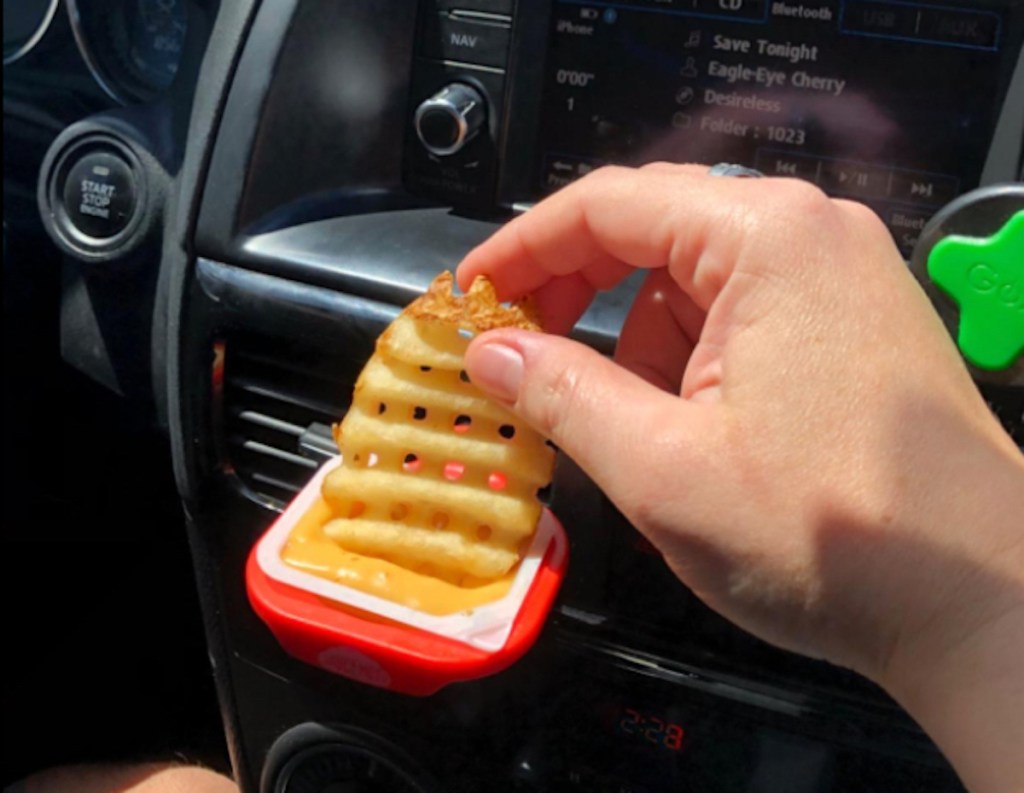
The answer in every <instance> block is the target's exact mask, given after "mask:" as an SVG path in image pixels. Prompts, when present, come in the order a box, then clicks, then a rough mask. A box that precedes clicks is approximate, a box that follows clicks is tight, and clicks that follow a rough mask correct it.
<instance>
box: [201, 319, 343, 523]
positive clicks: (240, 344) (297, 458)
mask: <svg viewBox="0 0 1024 793" xmlns="http://www.w3.org/2000/svg"><path fill="white" fill-rule="evenodd" d="M222 343H223V356H222V360H223V366H224V370H223V373H222V375H223V376H222V378H220V382H222V383H223V390H222V391H221V402H220V410H221V416H222V419H223V420H222V423H221V426H222V430H221V432H222V433H223V434H222V436H221V440H222V448H223V449H224V454H225V455H226V456H227V462H228V463H229V464H230V465H229V469H230V470H232V471H234V473H235V474H236V475H237V476H238V478H239V479H240V480H241V482H242V483H243V484H244V485H245V486H246V489H245V491H244V492H247V493H248V494H249V495H250V496H253V497H255V500H257V501H258V502H259V503H262V504H265V505H266V504H272V505H278V506H283V505H284V504H285V503H287V502H288V501H289V500H290V499H291V498H292V497H293V496H294V495H295V493H297V492H298V491H299V490H301V489H302V487H303V486H304V485H305V484H306V482H308V481H309V479H310V478H311V477H312V476H313V474H314V473H315V471H316V469H317V467H318V466H319V465H321V464H322V462H323V460H324V459H325V458H326V457H327V456H328V455H329V454H331V453H336V450H335V449H334V447H333V443H327V444H326V448H325V449H323V450H321V449H320V448H319V446H317V447H316V448H314V447H313V445H311V443H310V438H311V434H310V433H311V432H313V431H314V430H315V431H316V432H319V433H321V434H323V433H324V432H325V428H328V427H329V426H330V425H331V424H333V423H335V422H337V421H338V420H339V419H340V418H341V416H342V415H343V414H344V412H345V408H346V400H347V399H348V398H349V396H350V395H351V393H352V383H353V382H354V380H355V378H356V377H357V376H358V367H356V366H354V364H353V363H352V362H349V361H347V360H343V361H340V362H339V358H338V356H337V354H336V351H335V352H332V351H330V350H321V349H320V348H319V347H317V346H316V345H315V344H303V343H299V342H295V341H290V340H284V339H274V338H258V337H253V336H240V337H238V338H229V339H226V340H224V341H223V342H222ZM326 434H327V435H328V436H329V434H330V433H329V430H326ZM327 448H329V449H330V451H329V452H328V451H327Z"/></svg>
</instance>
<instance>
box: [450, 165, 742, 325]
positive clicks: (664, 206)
mask: <svg viewBox="0 0 1024 793" xmlns="http://www.w3.org/2000/svg"><path fill="white" fill-rule="evenodd" d="M746 181H747V180H734V179H721V178H715V177H710V176H708V175H707V169H706V168H705V167H704V166H676V167H666V166H664V165H661V166H659V167H653V168H642V169H632V168H621V167H609V168H602V169H599V170H597V171H594V172H592V173H591V174H588V175H587V176H586V177H584V178H583V179H580V180H579V181H577V182H574V183H573V184H571V185H569V186H568V187H565V188H563V189H562V190H560V191H559V192H558V193H556V194H555V195H553V196H552V197H550V198H548V199H546V200H545V201H542V202H541V203H540V204H538V205H537V206H536V207H534V208H533V209H532V210H530V211H529V212H527V213H526V214H525V215H522V216H521V217H518V218H516V219H515V220H513V221H511V222H510V223H508V224H507V225H506V226H504V227H503V228H502V229H500V230H499V231H498V232H496V233H495V234H494V235H493V236H492V237H491V238H490V239H488V240H486V241H485V242H484V243H482V244H481V245H479V246H478V247H477V248H475V249H474V250H473V251H471V252H470V253H469V255H468V256H466V258H465V259H464V260H463V261H462V263H461V264H460V265H459V267H458V270H457V276H458V281H459V284H460V286H462V288H464V289H465V288H467V287H468V286H469V284H471V283H472V282H473V279H474V278H476V277H477V276H478V275H486V276H488V277H489V278H490V279H491V281H492V282H493V283H494V286H495V289H496V290H497V292H498V295H499V297H500V298H501V299H502V300H513V299H516V298H519V297H522V296H523V295H526V294H530V293H534V292H537V291H538V290H540V291H542V292H543V291H547V290H546V289H545V287H547V285H548V284H550V283H551V282H552V281H554V280H556V279H562V278H567V277H570V276H576V277H577V278H580V277H582V279H583V280H584V281H585V283H586V284H587V285H589V287H591V288H592V289H594V290H602V289H609V288H611V287H613V286H615V285H616V284H618V283H619V282H620V281H621V280H622V279H623V278H625V277H626V276H627V275H629V273H630V272H632V270H634V269H637V268H642V269H653V268H658V267H666V266H671V268H672V271H673V278H674V279H675V280H676V281H677V282H678V283H679V285H680V286H681V287H682V288H683V289H684V291H686V292H688V293H689V294H690V295H691V297H693V298H694V300H695V302H697V304H698V305H700V306H701V307H702V308H707V307H708V306H709V305H710V303H711V301H712V299H713V298H714V295H715V294H717V291H718V290H719V289H720V287H721V284H722V283H724V281H725V280H727V277H728V272H722V267H721V265H722V263H723V262H725V261H727V260H728V258H729V257H715V262H714V264H715V266H714V267H711V268H708V269H707V270H706V271H704V272H699V271H697V267H696V265H697V263H698V259H699V258H700V253H701V252H702V251H703V250H704V249H705V248H706V247H707V245H708V244H709V241H710V239H711V237H712V236H714V235H717V234H720V233H721V231H722V228H723V226H726V225H730V224H729V223H728V219H729V215H730V214H731V206H732V205H733V203H734V202H735V201H736V200H739V198H740V196H739V191H742V190H744V189H748V185H749V182H747V184H744V182H746ZM723 236H725V235H723ZM733 239H734V240H735V236H733ZM549 288H550V287H549Z"/></svg>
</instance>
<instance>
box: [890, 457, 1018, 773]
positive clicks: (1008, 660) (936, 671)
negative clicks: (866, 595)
mask: <svg viewBox="0 0 1024 793" xmlns="http://www.w3.org/2000/svg"><path fill="white" fill-rule="evenodd" d="M986 473H987V474H989V476H986V477H983V478H982V481H980V482H978V483H976V486H977V487H978V488H980V490H978V489H976V490H974V491H973V492H974V493H975V494H977V493H984V498H983V499H979V501H980V500H983V501H984V503H978V504H977V505H976V508H977V512H976V514H975V519H974V520H973V521H971V522H969V523H967V524H964V525H963V526H962V528H961V532H962V535H963V536H964V537H965V538H967V539H970V538H971V537H972V535H973V536H978V535H980V534H985V535H986V539H987V538H988V537H992V536H996V537H998V538H1000V541H1001V542H1000V543H999V545H1000V546H1001V547H1000V552H998V553H995V554H992V555H991V562H990V563H989V564H987V565H985V566H981V565H980V564H979V565H978V567H977V569H974V570H971V571H968V572H965V573H964V576H963V579H962V581H953V582H950V586H951V587H953V588H954V589H955V590H956V591H957V593H958V594H957V598H956V606H955V608H954V611H956V612H958V613H955V614H950V615H948V616H949V618H950V619H949V620H948V621H947V623H946V624H945V625H940V624H939V623H938V621H937V620H935V621H933V622H934V626H933V627H934V629H933V630H930V631H929V630H924V631H922V636H921V637H920V638H919V639H917V640H915V641H909V642H907V647H905V648H903V650H902V652H901V655H900V657H898V658H894V660H893V663H892V665H891V667H890V668H889V669H888V670H887V678H886V679H885V680H883V681H881V682H882V683H883V685H885V686H886V687H887V688H888V689H889V691H890V693H891V694H892V695H893V696H894V697H895V698H896V699H897V700H898V701H899V702H900V703H901V704H902V705H903V706H904V707H905V708H906V709H907V710H908V711H909V712H910V714H911V715H912V716H914V717H915V718H916V719H917V721H918V722H919V723H920V724H921V726H922V727H923V728H924V730H925V731H926V732H928V733H929V735H931V737H932V738H933V739H934V740H935V742H936V743H937V744H938V746H939V747H940V748H941V749H942V750H943V752H944V753H945V754H946V756H947V757H948V758H949V760H950V762H951V763H952V764H953V766H954V767H955V768H956V770H957V772H958V773H959V774H960V776H961V779H962V780H963V782H964V784H965V785H966V786H967V788H968V789H969V790H971V791H972V793H1021V792H1022V791H1024V461H1022V459H1016V460H1010V461H1008V462H1007V465H1006V466H1003V467H1002V469H1001V470H1000V471H999V473H996V474H994V475H993V472H992V469H989V470H988V471H987V472H986ZM968 488H969V486H968V484H967V483H964V487H963V488H958V489H957V497H958V498H960V499H961V501H962V502H969V501H970V500H971V495H970V493H971V490H969V489H968ZM961 517H962V516H961ZM979 539H980V538H979Z"/></svg>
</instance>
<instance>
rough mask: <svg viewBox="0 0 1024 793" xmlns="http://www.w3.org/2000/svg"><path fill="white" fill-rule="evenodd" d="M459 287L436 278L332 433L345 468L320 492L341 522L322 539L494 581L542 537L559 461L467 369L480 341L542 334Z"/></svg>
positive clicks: (477, 290) (378, 353) (518, 311)
mask: <svg viewBox="0 0 1024 793" xmlns="http://www.w3.org/2000/svg"><path fill="white" fill-rule="evenodd" d="M452 282H453V279H452V276H451V273H447V272H446V273H442V274H441V275H439V276H438V277H437V278H436V279H434V282H433V283H432V284H431V285H430V288H429V289H428V291H427V292H426V294H424V295H423V296H422V297H420V298H418V299H417V300H416V301H414V302H413V303H412V304H411V305H410V306H408V307H407V308H406V309H405V310H404V311H403V312H402V313H401V314H400V315H399V316H398V317H397V318H396V319H395V321H394V322H393V323H392V324H391V325H389V326H388V328H387V329H386V330H385V331H384V333H383V334H381V337H380V338H379V339H378V340H377V346H376V350H375V352H374V354H373V356H372V357H371V358H370V360H369V361H368V362H367V364H366V366H365V368H364V369H363V371H362V373H361V374H360V376H359V379H358V381H357V382H356V386H355V393H354V396H353V401H352V408H351V409H350V410H349V412H348V414H347V415H346V416H345V418H344V420H343V421H342V423H341V425H340V426H336V427H335V439H336V440H337V441H338V446H339V449H340V450H341V453H342V460H343V462H342V464H341V466H339V467H338V468H337V469H336V470H334V471H332V472H331V473H330V474H329V475H328V476H327V478H326V479H325V480H324V485H323V496H324V498H325V500H326V501H327V502H328V504H329V505H330V506H331V509H332V513H333V515H334V516H335V517H334V519H333V520H331V521H330V522H329V523H328V524H327V525H326V526H325V527H324V533H325V534H326V535H327V536H328V537H331V538H332V539H334V540H335V541H336V542H338V543H339V544H340V545H342V546H343V547H344V548H346V549H347V550H351V551H353V552H355V553H361V554H364V555H373V556H380V557H384V558H387V559H389V560H390V561H393V562H396V563H398V564H401V565H403V566H406V567H409V568H411V569H417V570H421V569H424V567H426V568H427V569H433V570H438V571H439V572H440V573H441V574H443V575H450V576H459V575H463V574H468V575H471V576H474V577H477V578H496V577H498V576H501V575H503V574H505V573H506V572H508V571H509V570H510V569H511V568H512V567H513V566H514V565H515V564H516V562H517V561H518V560H519V558H520V552H521V549H522V548H523V547H525V546H526V545H527V544H528V541H529V539H530V537H532V535H533V532H534V531H535V530H536V526H537V521H538V519H539V517H540V510H541V504H540V502H539V500H538V499H537V490H538V489H539V488H541V487H544V486H545V485H546V484H548V482H549V481H550V480H551V471H552V468H553V465H554V451H553V449H552V448H551V447H550V446H549V445H547V444H546V443H545V441H544V439H543V438H542V437H541V436H540V435H538V434H537V433H536V432H534V431H533V430H532V429H530V428H529V427H528V426H525V425H523V424H521V423H520V422H519V421H518V420H517V419H516V418H515V417H514V416H513V415H512V414H511V413H509V412H508V411H507V410H505V409H504V408H503V407H501V406H500V405H497V404H495V403H493V402H491V401H489V400H488V399H487V398H486V397H485V396H484V395H483V394H482V393H481V392H480V391H479V390H478V389H477V388H476V387H475V386H474V385H473V384H472V383H471V382H469V378H468V377H467V376H466V373H465V371H464V370H463V369H462V360H463V355H464V354H465V351H466V347H467V346H468V345H469V341H470V339H471V338H472V336H473V335H474V334H476V333H479V332H482V331H484V330H490V329H492V328H497V327H508V326H513V327H519V328H525V329H531V330H539V329H540V326H539V324H538V323H537V321H536V319H535V317H534V314H533V312H532V311H531V308H530V307H529V306H528V305H513V306H502V305H501V304H499V303H498V302H497V299H496V297H495V294H494V289H493V287H492V286H491V285H490V283H489V282H487V281H486V279H483V278H480V279H477V281H476V283H474V284H473V287H472V288H471V289H470V291H469V293H468V294H466V295H464V296H462V297H457V296H455V295H454V294H453V293H452Z"/></svg>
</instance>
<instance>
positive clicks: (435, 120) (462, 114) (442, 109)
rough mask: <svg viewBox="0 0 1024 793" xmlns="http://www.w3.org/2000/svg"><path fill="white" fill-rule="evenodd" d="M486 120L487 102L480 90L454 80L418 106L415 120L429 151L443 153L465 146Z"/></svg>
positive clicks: (443, 154)
mask: <svg viewBox="0 0 1024 793" xmlns="http://www.w3.org/2000/svg"><path fill="white" fill-rule="evenodd" d="M486 120H487V105H486V103H485V102H484V98H483V96H481V95H480V92H479V91H477V90H476V89H475V88H473V87H472V86H469V85H466V84H464V83H452V84H451V85H446V86H445V87H444V88H442V89H441V90H440V91H438V92H437V93H436V94H434V95H433V96H432V97H430V99H427V100H426V101H425V102H423V103H422V104H421V105H420V106H419V107H418V108H416V116H415V118H414V119H413V123H414V124H415V126H416V134H417V135H418V136H419V139H420V142H421V143H423V146H424V147H425V148H426V149H427V151H429V152H431V153H432V154H437V155H439V156H441V157H444V156H447V155H449V154H455V153H456V152H457V151H459V150H460V149H462V147H463V146H465V145H466V144H467V143H468V142H469V141H470V140H471V139H472V138H473V136H474V135H476V133H477V132H479V130H480V127H482V126H483V123H484V121H486Z"/></svg>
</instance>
